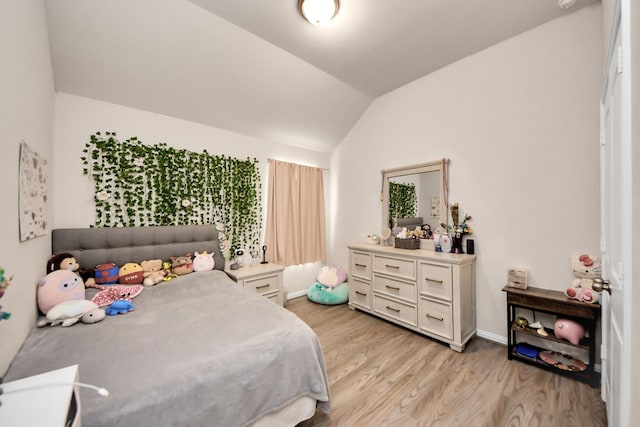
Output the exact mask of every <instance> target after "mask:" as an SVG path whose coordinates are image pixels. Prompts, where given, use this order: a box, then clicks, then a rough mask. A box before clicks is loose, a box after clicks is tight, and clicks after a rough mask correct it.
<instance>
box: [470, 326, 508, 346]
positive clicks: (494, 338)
mask: <svg viewBox="0 0 640 427" xmlns="http://www.w3.org/2000/svg"><path fill="white" fill-rule="evenodd" d="M476 335H477V336H479V337H480V338H484V339H486V340H489V341H493V342H497V343H498V344H503V345H507V337H503V336H502V335H497V334H494V333H492V332H487V331H483V330H482V329H478V330H476Z"/></svg>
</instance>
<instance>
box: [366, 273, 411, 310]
mask: <svg viewBox="0 0 640 427" xmlns="http://www.w3.org/2000/svg"><path fill="white" fill-rule="evenodd" d="M373 289H374V290H376V291H378V292H381V293H384V294H387V295H390V296H393V297H396V298H400V299H403V300H406V301H407V302H411V303H413V304H415V303H416V284H415V282H413V283H407V282H401V281H400V280H395V279H392V278H390V277H384V276H378V275H377V274H375V275H374V276H373Z"/></svg>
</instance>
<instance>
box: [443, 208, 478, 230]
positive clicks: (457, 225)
mask: <svg viewBox="0 0 640 427" xmlns="http://www.w3.org/2000/svg"><path fill="white" fill-rule="evenodd" d="M459 218H460V211H459V208H458V204H457V203H454V204H452V205H451V219H452V220H453V225H447V224H445V223H441V224H440V226H441V227H442V229H444V230H447V232H448V234H449V235H451V236H455V237H460V236H463V235H465V234H473V229H472V228H471V227H470V226H469V224H467V222H468V221H471V220H472V219H473V218H472V217H471V215H468V214H465V215H464V218H463V219H462V222H458V219H459Z"/></svg>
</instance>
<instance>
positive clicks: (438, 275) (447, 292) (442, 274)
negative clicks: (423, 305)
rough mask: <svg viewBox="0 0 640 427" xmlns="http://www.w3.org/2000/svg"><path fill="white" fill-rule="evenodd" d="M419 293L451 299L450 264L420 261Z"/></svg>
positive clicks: (451, 280)
mask: <svg viewBox="0 0 640 427" xmlns="http://www.w3.org/2000/svg"><path fill="white" fill-rule="evenodd" d="M420 293H422V294H424V295H428V296H433V297H437V298H442V299H445V300H447V301H451V298H452V295H453V279H452V274H451V265H448V264H437V263H430V262H421V263H420Z"/></svg>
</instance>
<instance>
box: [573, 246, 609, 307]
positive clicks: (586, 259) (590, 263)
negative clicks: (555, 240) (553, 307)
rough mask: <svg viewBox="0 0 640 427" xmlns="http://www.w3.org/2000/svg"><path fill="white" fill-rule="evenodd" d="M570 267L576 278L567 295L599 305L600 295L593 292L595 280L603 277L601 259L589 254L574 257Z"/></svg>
mask: <svg viewBox="0 0 640 427" xmlns="http://www.w3.org/2000/svg"><path fill="white" fill-rule="evenodd" d="M569 265H570V267H571V272H572V273H573V275H574V276H575V277H576V278H575V279H573V282H571V287H569V288H567V289H566V290H565V292H564V293H565V295H566V296H568V297H569V298H573V299H576V300H578V301H582V302H587V303H592V304H594V303H597V302H598V301H599V297H600V295H599V294H598V293H597V292H596V291H594V290H593V279H597V278H599V277H601V274H602V268H601V264H600V258H598V257H592V256H590V255H587V254H584V255H579V256H573V257H571V258H570V260H569Z"/></svg>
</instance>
